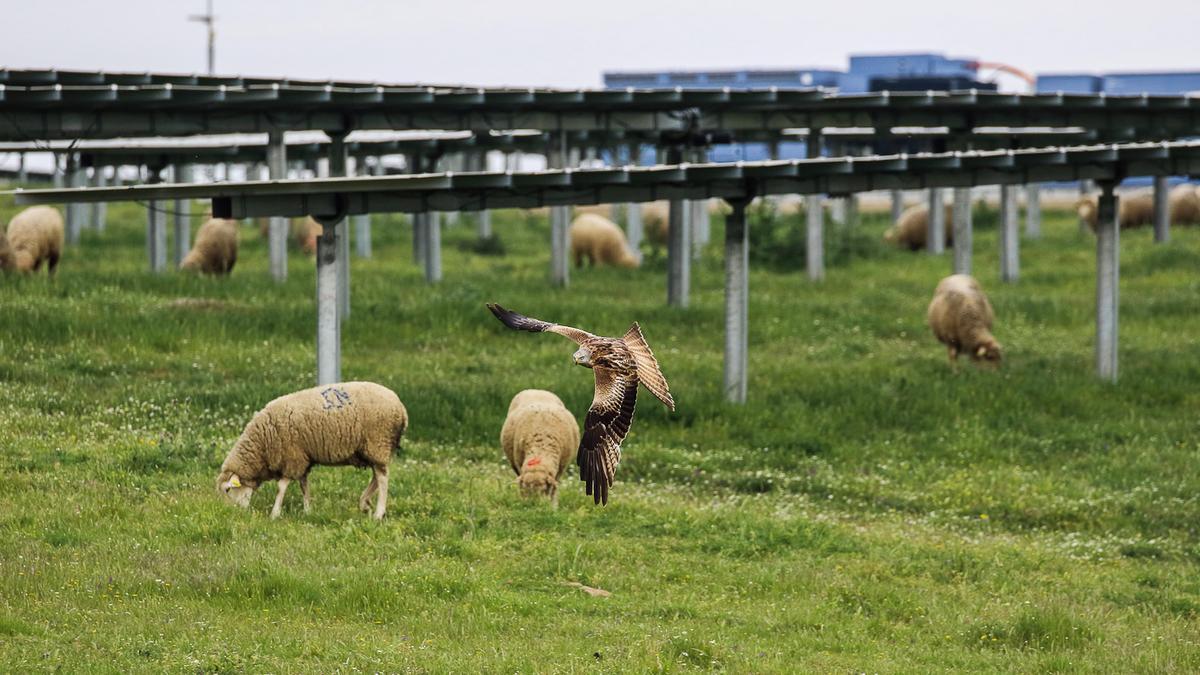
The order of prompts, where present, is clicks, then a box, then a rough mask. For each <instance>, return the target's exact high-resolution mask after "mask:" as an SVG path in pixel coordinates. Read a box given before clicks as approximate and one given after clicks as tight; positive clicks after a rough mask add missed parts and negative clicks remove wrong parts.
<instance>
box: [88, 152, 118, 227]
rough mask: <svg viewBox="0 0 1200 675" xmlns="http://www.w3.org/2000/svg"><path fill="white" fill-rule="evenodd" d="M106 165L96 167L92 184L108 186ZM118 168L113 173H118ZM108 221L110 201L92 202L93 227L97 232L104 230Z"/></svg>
mask: <svg viewBox="0 0 1200 675" xmlns="http://www.w3.org/2000/svg"><path fill="white" fill-rule="evenodd" d="M104 170H105V167H102V166H98V167H96V168H95V173H93V174H92V185H94V186H95V187H106V186H107V185H108V176H106V175H105V173H104ZM116 171H117V170H116V168H115V167H114V168H113V174H114V176H115V175H116ZM107 222H108V202H96V203H95V204H92V229H94V230H96V231H97V232H103V231H104V226H105V225H106V223H107Z"/></svg>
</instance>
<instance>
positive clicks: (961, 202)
mask: <svg viewBox="0 0 1200 675" xmlns="http://www.w3.org/2000/svg"><path fill="white" fill-rule="evenodd" d="M951 217H952V218H953V220H954V273H955V274H970V273H971V255H972V253H973V251H974V246H975V244H974V232H973V230H974V227H973V223H972V222H971V188H969V187H962V188H954V208H953V213H952V214H951Z"/></svg>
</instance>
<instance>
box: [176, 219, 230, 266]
mask: <svg viewBox="0 0 1200 675" xmlns="http://www.w3.org/2000/svg"><path fill="white" fill-rule="evenodd" d="M237 254H238V222H237V221H236V220H227V219H225V218H210V219H208V220H207V221H205V223H204V224H203V225H201V226H200V230H199V231H198V232H196V243H195V244H194V245H193V246H192V250H191V251H188V254H187V255H186V256H184V258H183V262H182V263H180V265H179V267H180V269H184V270H189V271H192V272H200V273H201V274H217V275H225V274H229V273H230V272H232V271H233V265H234V263H236V262H237Z"/></svg>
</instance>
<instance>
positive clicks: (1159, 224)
mask: <svg viewBox="0 0 1200 675" xmlns="http://www.w3.org/2000/svg"><path fill="white" fill-rule="evenodd" d="M1169 194H1170V193H1169V192H1168V190H1167V177H1166V176H1155V177H1154V241H1155V243H1158V244H1165V243H1167V242H1168V241H1170V240H1171V209H1170V201H1169V198H1168V196H1169Z"/></svg>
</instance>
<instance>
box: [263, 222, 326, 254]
mask: <svg viewBox="0 0 1200 675" xmlns="http://www.w3.org/2000/svg"><path fill="white" fill-rule="evenodd" d="M256 222H258V232H259V234H261V235H262V237H263V239H267V238H269V237H270V236H271V224H270V219H269V218H258V219H257V220H256ZM288 231H289V236H290V237H291V238H292V243H293V245H294V246H296V247H297V248H299V249H300V250H301V251H304V252H305V253H307V254H309V255H313V254H314V253H316V252H317V237H319V236H321V233H322V232H324V230H323V229H322V228H321V224H320V223H318V222H317V221H315V220H313V219H312V216H306V217H304V218H292V219H291V220H290V221H289V224H288Z"/></svg>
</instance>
